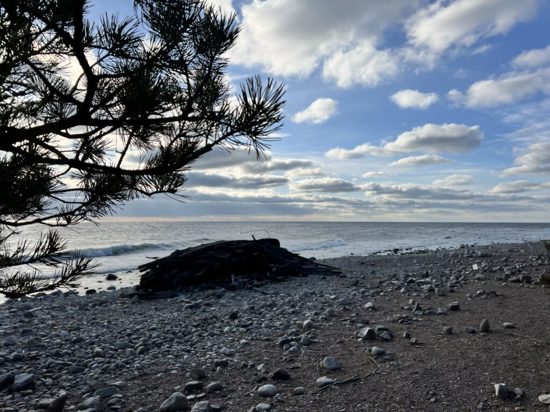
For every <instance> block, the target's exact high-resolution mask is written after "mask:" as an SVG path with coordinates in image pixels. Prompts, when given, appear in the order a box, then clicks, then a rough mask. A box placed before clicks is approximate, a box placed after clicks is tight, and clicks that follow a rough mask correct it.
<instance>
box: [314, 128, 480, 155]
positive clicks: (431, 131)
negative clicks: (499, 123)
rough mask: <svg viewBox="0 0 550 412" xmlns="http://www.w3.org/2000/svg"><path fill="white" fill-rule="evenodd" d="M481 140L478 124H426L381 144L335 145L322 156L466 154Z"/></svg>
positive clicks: (476, 146)
mask: <svg viewBox="0 0 550 412" xmlns="http://www.w3.org/2000/svg"><path fill="white" fill-rule="evenodd" d="M482 140H483V132H482V131H481V128H480V127H479V126H467V125H464V124H456V123H444V124H433V123H427V124H425V125H423V126H419V127H415V128H414V129H412V130H409V131H407V132H404V133H401V134H400V135H399V136H398V137H397V139H395V140H394V141H392V142H388V143H386V144H384V145H382V146H373V145H371V144H369V143H364V144H361V145H359V146H356V147H354V148H353V149H344V148H341V147H336V148H333V149H330V150H328V151H327V152H326V153H325V156H327V157H329V158H332V159H339V160H346V159H358V158H361V157H364V156H365V155H367V154H368V155H392V154H398V153H406V152H422V151H423V152H428V153H469V152H471V151H473V150H474V149H476V148H478V147H479V145H480V144H481V142H482Z"/></svg>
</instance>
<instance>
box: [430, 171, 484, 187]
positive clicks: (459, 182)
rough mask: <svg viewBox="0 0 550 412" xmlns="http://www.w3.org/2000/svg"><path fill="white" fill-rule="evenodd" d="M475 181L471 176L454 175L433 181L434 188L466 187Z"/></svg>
mask: <svg viewBox="0 0 550 412" xmlns="http://www.w3.org/2000/svg"><path fill="white" fill-rule="evenodd" d="M473 181H474V178H473V176H471V175H461V174H453V175H449V176H445V177H443V178H441V179H436V180H434V181H433V185H434V186H465V185H469V184H470V183H472V182H473Z"/></svg>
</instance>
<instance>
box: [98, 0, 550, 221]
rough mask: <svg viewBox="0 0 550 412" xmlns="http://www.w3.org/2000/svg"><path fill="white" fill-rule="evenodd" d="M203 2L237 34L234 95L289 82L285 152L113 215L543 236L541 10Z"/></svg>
mask: <svg viewBox="0 0 550 412" xmlns="http://www.w3.org/2000/svg"><path fill="white" fill-rule="evenodd" d="M210 2H211V3H213V4H215V5H217V6H220V7H221V9H222V10H224V11H228V12H230V11H235V12H236V13H237V14H238V18H239V22H240V24H241V26H242V32H241V35H240V37H239V40H238V42H237V45H236V46H235V47H234V48H233V50H231V52H230V54H229V58H230V59H231V65H230V66H229V70H228V80H229V81H231V83H232V84H234V85H235V86H237V85H238V83H239V82H240V81H242V79H243V78H244V77H246V76H249V75H254V74H262V75H265V76H271V77H274V78H276V79H277V80H279V81H281V82H284V83H286V85H287V95H286V98H287V105H286V107H285V114H286V119H285V121H284V125H283V127H282V129H281V131H280V133H279V134H278V135H277V137H279V138H280V140H278V141H276V142H274V143H273V144H272V146H271V150H270V151H269V153H268V154H267V159H265V160H263V161H261V162H256V161H255V160H254V159H252V158H250V157H248V156H247V154H246V153H241V152H234V153H232V155H231V156H228V155H227V154H225V153H224V152H214V153H212V154H211V155H208V156H206V157H205V158H204V159H201V160H199V161H198V162H197V163H196V164H195V165H194V168H193V170H192V171H191V172H190V173H189V182H188V185H187V186H186V187H184V188H183V189H182V193H183V194H185V195H187V196H189V200H186V201H185V202H184V203H180V202H176V201H173V200H170V199H167V198H156V199H154V200H139V201H134V202H132V203H130V204H129V205H127V206H126V207H125V209H124V211H123V213H122V214H121V215H122V216H154V217H170V218H183V219H199V220H200V219H244V218H253V219H268V220H361V221H376V220H378V221H550V213H549V212H548V207H547V205H548V204H549V201H550V116H549V113H550V32H549V31H548V22H550V3H549V2H547V1H542V0H541V1H537V0H521V1H518V0H446V1H422V0H394V1H387V2H386V1H377V0H345V1H344V0H342V1H338V2H335V1H333V0H263V1H259V0H255V1H249V0H247V1H233V2H231V1H230V0H210ZM115 4H116V5H117V6H120V8H119V9H118V11H120V12H121V13H124V10H125V9H124V7H125V6H124V4H126V2H124V3H123V2H120V3H115ZM101 9H103V10H105V11H112V10H113V2H106V1H97V2H96V4H95V6H94V8H93V11H94V12H96V11H97V10H101Z"/></svg>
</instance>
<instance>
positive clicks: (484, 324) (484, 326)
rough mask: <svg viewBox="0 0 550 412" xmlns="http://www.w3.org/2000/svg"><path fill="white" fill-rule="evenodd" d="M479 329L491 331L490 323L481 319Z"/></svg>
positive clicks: (486, 331) (484, 331) (485, 331)
mask: <svg viewBox="0 0 550 412" xmlns="http://www.w3.org/2000/svg"><path fill="white" fill-rule="evenodd" d="M479 331H480V332H481V333H489V332H490V331H491V325H489V321H488V320H487V319H483V320H482V321H481V323H480V324H479Z"/></svg>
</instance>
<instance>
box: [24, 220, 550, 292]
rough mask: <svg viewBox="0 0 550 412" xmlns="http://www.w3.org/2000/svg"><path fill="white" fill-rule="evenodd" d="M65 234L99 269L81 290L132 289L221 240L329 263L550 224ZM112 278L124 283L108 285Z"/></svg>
mask: <svg viewBox="0 0 550 412" xmlns="http://www.w3.org/2000/svg"><path fill="white" fill-rule="evenodd" d="M59 231H60V233H61V235H62V236H63V237H64V238H65V239H66V241H67V250H68V253H74V252H75V251H77V250H78V251H80V253H81V255H84V256H88V257H91V258H93V259H94V262H95V263H96V264H97V265H98V266H97V268H96V269H95V271H94V274H93V275H91V276H88V277H86V278H85V279H82V280H81V281H80V283H79V288H78V290H79V291H80V292H84V291H85V290H86V288H95V289H98V290H102V289H106V288H107V287H108V286H111V285H114V286H116V287H122V286H133V285H135V284H137V283H138V282H139V276H140V272H139V271H138V270H137V268H138V266H139V265H141V264H144V263H147V262H150V261H151V260H152V259H157V258H160V257H163V256H167V255H169V254H170V253H172V252H173V251H174V250H177V249H184V248H187V247H191V246H196V245H199V244H202V243H208V242H214V241H218V240H232V239H253V238H256V239H259V238H263V237H271V238H277V239H279V240H280V242H281V246H282V247H284V248H286V249H288V250H290V251H291V252H295V253H298V254H300V255H302V256H304V257H315V258H318V259H322V258H331V257H340V256H349V255H368V254H372V253H376V252H384V251H390V250H393V249H401V250H405V251H406V250H420V249H437V248H458V247H460V246H461V245H464V244H467V245H488V244H494V243H519V242H526V241H537V240H541V239H550V223H395V222H393V223H388V222H386V223H384V222H376V223H375V222H372V223H363V222H181V221H141V222H140V221H105V222H102V223H98V224H94V223H88V222H86V223H81V224H79V225H76V226H74V227H72V228H70V229H60V230H59ZM26 234H27V236H28V237H29V238H30V239H32V238H36V237H37V235H38V232H37V231H36V228H33V229H32V231H31V232H27V233H26ZM108 273H114V274H116V275H117V277H118V280H117V281H116V282H107V281H105V275H106V274H108Z"/></svg>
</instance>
